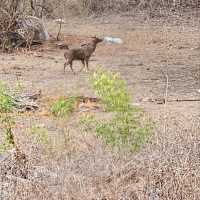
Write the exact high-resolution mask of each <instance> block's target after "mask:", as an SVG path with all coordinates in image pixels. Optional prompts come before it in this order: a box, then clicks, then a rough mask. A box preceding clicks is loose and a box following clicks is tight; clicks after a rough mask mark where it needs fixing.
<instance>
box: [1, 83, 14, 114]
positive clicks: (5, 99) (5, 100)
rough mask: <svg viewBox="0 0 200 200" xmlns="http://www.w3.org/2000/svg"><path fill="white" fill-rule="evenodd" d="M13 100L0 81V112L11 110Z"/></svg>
mask: <svg viewBox="0 0 200 200" xmlns="http://www.w3.org/2000/svg"><path fill="white" fill-rule="evenodd" d="M13 105H14V102H13V99H12V98H11V97H10V96H9V95H8V88H7V86H6V85H5V84H4V83H2V82H0V112H11V111H12V108H13Z"/></svg>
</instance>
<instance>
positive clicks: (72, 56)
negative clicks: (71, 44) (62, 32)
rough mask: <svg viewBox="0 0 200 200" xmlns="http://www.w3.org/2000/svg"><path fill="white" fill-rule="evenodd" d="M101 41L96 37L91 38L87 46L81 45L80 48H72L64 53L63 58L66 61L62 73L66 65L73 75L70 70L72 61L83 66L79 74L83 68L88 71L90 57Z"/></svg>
mask: <svg viewBox="0 0 200 200" xmlns="http://www.w3.org/2000/svg"><path fill="white" fill-rule="evenodd" d="M102 41H103V40H102V39H100V38H97V37H92V41H91V42H89V43H87V44H82V45H81V47H80V48H74V49H69V48H68V50H67V51H66V52H65V53H64V57H65V59H66V62H65V64H64V72H65V68H66V66H67V65H69V66H70V68H71V70H72V72H73V73H75V72H74V70H73V68H72V65H73V61H74V60H80V61H81V62H82V64H83V67H82V68H81V70H80V72H81V71H82V70H83V69H84V67H85V66H86V67H87V70H89V66H88V63H89V59H90V57H91V55H92V53H93V52H94V51H95V49H96V46H97V44H98V43H99V42H102Z"/></svg>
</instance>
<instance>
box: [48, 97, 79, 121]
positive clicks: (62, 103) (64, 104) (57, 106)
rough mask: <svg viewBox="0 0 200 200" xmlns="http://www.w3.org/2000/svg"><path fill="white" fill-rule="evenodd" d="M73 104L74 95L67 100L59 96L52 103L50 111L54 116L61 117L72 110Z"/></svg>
mask: <svg viewBox="0 0 200 200" xmlns="http://www.w3.org/2000/svg"><path fill="white" fill-rule="evenodd" d="M74 105H75V97H70V98H68V99H67V100H65V99H64V98H61V99H59V100H58V101H56V102H55V103H54V104H53V106H52V108H51V113H52V114H53V115H54V116H55V117H61V118H63V117H67V116H68V115H69V114H70V113H72V112H73V110H74Z"/></svg>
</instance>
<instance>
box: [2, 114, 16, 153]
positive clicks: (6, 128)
mask: <svg viewBox="0 0 200 200" xmlns="http://www.w3.org/2000/svg"><path fill="white" fill-rule="evenodd" d="M0 122H1V126H0V127H1V128H2V129H3V133H4V138H3V144H1V145H0V153H4V152H5V151H7V150H9V149H12V148H13V147H14V146H15V142H14V137H13V132H12V128H13V126H14V125H15V121H14V120H13V118H12V117H11V116H8V115H7V114H5V115H3V114H1V118H0Z"/></svg>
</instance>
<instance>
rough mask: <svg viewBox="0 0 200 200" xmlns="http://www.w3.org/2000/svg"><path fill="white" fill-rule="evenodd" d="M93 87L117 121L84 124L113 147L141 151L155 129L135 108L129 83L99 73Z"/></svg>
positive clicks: (117, 77)
mask: <svg viewBox="0 0 200 200" xmlns="http://www.w3.org/2000/svg"><path fill="white" fill-rule="evenodd" d="M91 83H92V86H93V88H94V90H95V93H96V94H97V95H98V96H99V97H100V99H101V100H102V103H103V104H104V105H105V108H106V110H107V111H111V112H112V113H113V118H112V119H111V120H103V121H98V120H94V119H90V118H88V119H87V118H85V120H82V122H83V123H84V124H87V125H88V126H89V127H91V126H92V125H93V126H94V127H95V131H96V133H97V136H99V137H101V138H102V139H103V140H104V141H105V142H106V144H108V145H111V146H112V147H117V148H118V149H122V148H128V149H131V150H133V151H137V150H139V149H140V147H141V146H142V145H143V144H144V143H145V142H146V141H147V140H148V138H149V136H150V135H151V132H152V128H153V126H152V123H149V122H147V121H143V120H142V119H143V112H142V110H141V109H139V108H136V107H134V106H132V105H131V99H130V95H129V93H128V92H127V88H126V83H125V81H124V80H122V79H121V78H120V76H119V75H118V74H113V73H111V72H107V71H105V70H99V71H97V72H95V73H94V74H93V76H92V78H91Z"/></svg>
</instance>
